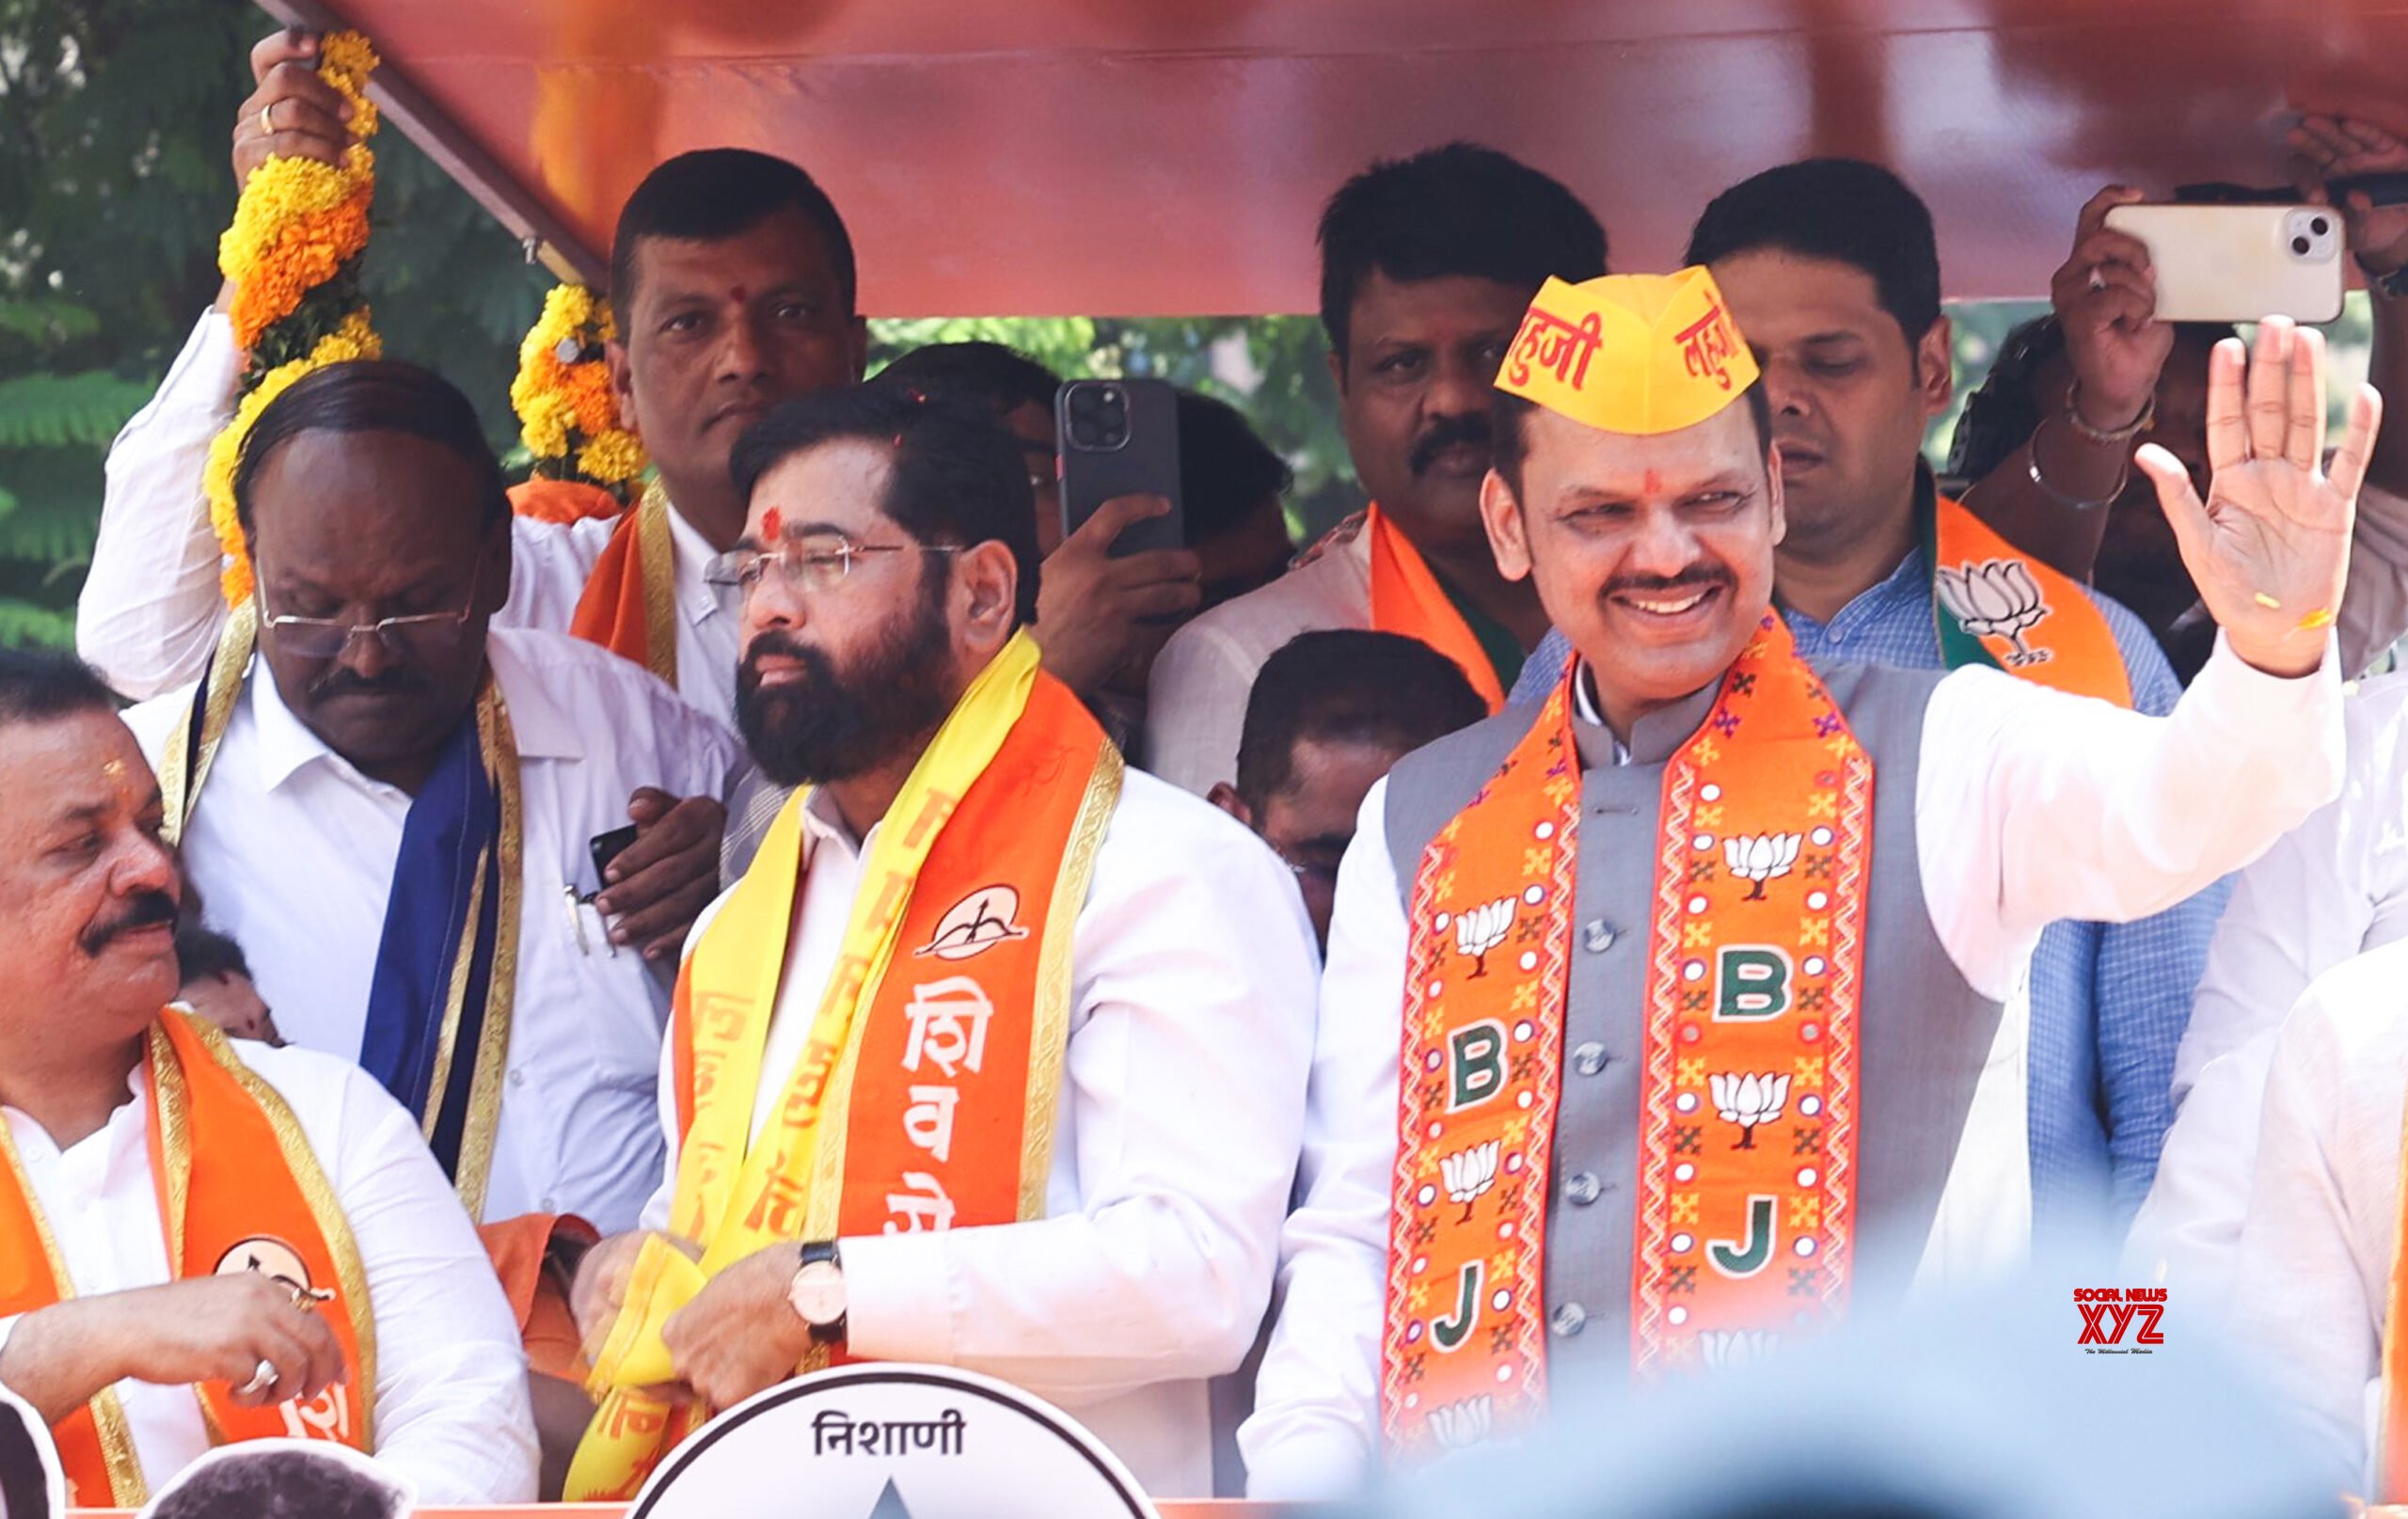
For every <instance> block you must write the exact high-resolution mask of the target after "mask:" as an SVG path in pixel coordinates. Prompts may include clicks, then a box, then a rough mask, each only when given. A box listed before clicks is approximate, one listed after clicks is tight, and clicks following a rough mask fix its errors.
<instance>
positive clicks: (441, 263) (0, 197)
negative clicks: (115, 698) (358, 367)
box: [0, 0, 546, 643]
mask: <svg viewBox="0 0 2408 1519" xmlns="http://www.w3.org/2000/svg"><path fill="white" fill-rule="evenodd" d="M266 25H267V23H266V20H265V18H264V17H263V16H262V15H261V12H259V11H258V10H256V9H254V8H251V7H250V6H247V5H242V4H236V3H233V0H0V643H22V642H47V643H64V642H67V641H69V640H70V639H71V636H72V632H73V615H74V606H75V594H76V592H77V591H78V590H79V589H80V588H81V586H82V583H83V578H84V568H85V566H86V564H87V562H89V559H90V556H91V548H92V537H93V532H94V530H95V528H96V526H97V525H98V523H99V520H100V504H101V461H102V459H103V456H104V455H105V453H106V451H107V449H108V443H109V439H110V438H111V437H113V436H114V435H116V433H117V430H118V428H119V426H120V425H122V424H123V423H124V421H125V419H127V418H128V417H130V416H132V415H133V414H134V412H135V409H136V408H138V407H139V406H140V405H141V404H142V403H143V402H144V401H145V400H146V399H147V398H148V397H149V396H150V391H151V389H152V388H153V387H154V386H155V385H156V383H157V381H158V379H159V377H160V375H162V374H163V373H165V372H166V367H167V363H168V361H169V360H170V359H172V358H173V357H174V356H175V352H176V349H177V348H178V346H179V345H180V344H181V343H182V341H183V339H184V335H185V334H186V333H187V332H189V331H190V330H191V326H192V324H193V321H194V319H195V318H197V317H198V315H199V314H200V311H201V309H203V308H204V307H206V306H207V305H208V304H209V302H210V300H211V299H212V297H213V296H214V294H215V293H216V289H217V284H218V277H217V271H216V250H217V234H218V232H219V231H220V230H222V229H224V227H225V225H226V222H227V220H228V218H229V217H230V215H231V214H232V213H233V207H234V185H233V176H232V173H231V171H230V168H229V167H228V165H227V158H226V150H227V140H228V136H229V134H230V131H231V128H232V125H233V118H234V111H235V109H236V107H237V106H239V105H240V104H241V103H242V100H243V97H244V96H246V95H247V94H248V93H249V92H250V70H249V66H248V63H247V58H248V55H249V50H250V45H251V43H252V42H253V41H255V40H257V39H258V38H259V37H260V36H261V34H262V33H263V32H264V31H265V30H266ZM376 148H377V169H378V182H377V187H376V224H375V225H376V231H375V235H374V238H373V240H372V243H371V245H370V248H369V254H368V259H367V262H366V267H365V269H364V270H363V283H364V284H365V286H366V289H367V291H368V294H369V299H370V300H371V302H372V304H373V306H374V308H375V319H376V324H377V325H378V327H379V328H380V329H381V330H382V331H383V332H384V333H385V336H386V341H387V345H388V352H390V353H392V354H393V355H394V356H397V357H409V358H417V359H420V360H422V361H425V362H427V363H431V364H434V365H436V367H438V368H440V369H442V370H443V371H444V372H446V373H448V374H450V375H452V377H453V378H454V379H456V380H458V381H459V382H460V383H461V385H462V386H463V387H464V388H467V391H468V392H469V394H471V395H473V396H475V397H477V398H478V400H479V402H480V403H481V404H483V406H484V408H485V412H486V416H487V420H488V423H489V425H490V426H491V428H492V430H493V432H494V435H495V436H496V438H497V440H503V439H506V438H508V437H509V435H511V433H512V432H513V428H512V427H511V425H510V422H509V416H508V413H509V402H508V388H509V382H510V374H511V370H512V367H513V365H514V363H515V359H516V349H517V339H518V337H519V335H520V334H521V333H523V332H524V331H525V330H526V328H527V324H529V323H530V322H531V321H533V319H534V314H535V311H536V309H537V305H538V303H539V301H540V299H541V294H542V291H543V287H544V285H545V283H546V280H545V279H544V277H542V275H541V272H540V271H537V270H531V269H529V268H527V267H526V265H525V263H524V261H523V260H522V259H521V258H520V257H519V255H518V251H517V249H516V248H515V246H514V245H512V243H511V240H510V238H509V237H508V235H507V234H506V233H504V232H502V231H501V230H500V229H499V228H498V227H496V226H495V225H494V224H493V223H492V222H491V221H490V220H488V219H487V218H486V217H485V216H484V215H483V214H482V213H481V212H480V211H478V209H477V207H476V205H475V203H474V202H473V201H471V200H470V199H469V198H467V195H465V194H464V193H462V192H461V191H460V190H459V189H458V187H456V186H455V185H453V184H452V182H450V181H448V180H446V179H445V178H444V177H443V175H442V173H441V172H440V171H439V170H437V169H436V167H435V166H434V165H433V164H432V163H430V162H429V161H428V160H427V159H426V158H425V156H424V155H423V154H421V153H420V152H419V151H418V150H416V149H414V148H412V147H411V146H410V145H409V144H408V143H407V142H406V141H405V140H404V138H403V137H402V134H400V133H399V132H398V131H388V132H386V133H383V134H380V135H379V136H378V138H377V144H376Z"/></svg>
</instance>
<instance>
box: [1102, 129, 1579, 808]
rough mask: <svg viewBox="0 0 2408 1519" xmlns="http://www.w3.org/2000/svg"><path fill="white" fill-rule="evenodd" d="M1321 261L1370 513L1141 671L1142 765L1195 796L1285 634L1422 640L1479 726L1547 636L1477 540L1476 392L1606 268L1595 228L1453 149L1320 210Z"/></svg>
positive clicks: (1382, 175) (1376, 175) (1484, 451)
mask: <svg viewBox="0 0 2408 1519" xmlns="http://www.w3.org/2000/svg"><path fill="white" fill-rule="evenodd" d="M1321 246H1322V310H1321V319H1322V326H1323V330H1324V331H1326V333H1327V334H1328V337H1329V349H1330V353H1329V367H1330V373H1331V374H1332V375H1333V376H1334V377H1335V378H1336V379H1337V381H1338V398H1339V419H1340V420H1341V422H1342V423H1343V425H1344V427H1345V432H1346V446H1347V451H1348V452H1349V454H1350V455H1352V457H1353V459H1354V463H1355V475H1356V478H1357V479H1359V480H1360V481H1361V483H1362V485H1363V488H1364V490H1365V492H1366V493H1367V494H1368V495H1369V496H1370V498H1371V505H1370V508H1369V510H1368V511H1367V512H1366V513H1365V514H1362V515H1360V516H1357V517H1354V518H1350V519H1349V520H1348V521H1347V522H1345V523H1343V524H1341V525H1339V528H1338V529H1336V530H1333V531H1332V532H1331V533H1330V534H1329V535H1328V536H1327V537H1326V538H1324V539H1323V540H1322V542H1321V543H1320V544H1318V545H1316V546H1314V547H1313V548H1312V549H1310V550H1307V553H1306V555H1305V556H1304V558H1303V559H1302V560H1301V561H1300V562H1298V563H1297V565H1296V567H1295V568H1293V569H1291V571H1289V572H1288V574H1287V575H1285V576H1283V577H1281V578H1279V579H1277V580H1275V581H1274V582H1273V583H1271V584H1270V585H1268V586H1265V587H1263V588H1262V589H1261V590H1259V591H1257V592H1254V593H1251V594H1249V595H1244V596H1239V597H1237V598H1236V599H1235V600H1232V601H1229V602H1228V603H1226V604H1224V605H1223V606H1221V607H1219V608H1216V609H1213V610H1212V611H1208V612H1206V613H1205V614H1204V615H1202V616H1200V617H1198V618H1196V620H1195V621H1194V622H1192V623H1190V624H1189V625H1187V626H1185V627H1183V628H1181V629H1180V631H1179V632H1178V633H1177V634H1176V635H1175V636H1174V637H1173V638H1172V639H1171V641H1170V642H1169V643H1168V644H1167V645H1165V646H1164V649H1163V652H1162V654H1161V656H1160V657H1158V658H1157V659H1156V660H1155V661H1154V670H1153V675H1152V679H1151V681H1150V683H1149V689H1148V695H1147V702H1146V724H1147V728H1146V743H1145V746H1144V752H1145V756H1146V765H1147V767H1148V768H1149V769H1151V770H1153V771H1154V773H1156V774H1157V775H1160V776H1162V777H1163V778H1164V780H1167V781H1170V782H1172V783H1176V784H1178V785H1180V786H1182V787H1184V788H1186V789H1187V790H1189V791H1192V792H1195V793H1196V794H1197V795H1199V796H1201V795H1203V794H1205V793H1208V792H1210V791H1211V790H1212V787H1213V786H1215V785H1218V784H1223V783H1234V782H1235V781H1236V779H1237V755H1238V736H1239V733H1240V731H1241V729H1243V727H1244V722H1245V704H1246V696H1247V693H1248V692H1249V691H1251V690H1252V689H1253V688H1254V679H1255V675H1256V673H1257V672H1259V670H1260V669H1261V668H1262V662H1263V661H1264V660H1265V659H1267V658H1269V657H1271V653H1272V651H1273V650H1275V649H1277V648H1278V647H1280V646H1281V645H1282V644H1284V643H1286V642H1287V641H1289V640H1291V639H1292V638H1294V637H1295V636H1296V635H1297V634H1299V633H1308V632H1314V631H1319V630H1322V629H1327V628H1354V629H1358V630H1361V629H1370V630H1373V631H1377V632H1384V633H1400V634H1403V635H1404V636H1406V637H1409V638H1416V639H1418V640H1420V641H1422V642H1425V643H1428V644H1430V645H1431V646H1432V647H1434V648H1436V649H1437V650H1438V651H1439V652H1440V653H1442V654H1445V655H1446V656H1447V657H1450V658H1451V659H1453V660H1454V661H1455V663H1456V665H1457V666H1459V667H1460V668H1461V669H1462V670H1463V672H1464V676H1465V679H1467V680H1469V681H1470V682H1471V683H1472V687H1473V688H1474V689H1475V690H1478V691H1480V692H1481V695H1482V696H1483V697H1484V698H1485V699H1486V701H1487V704H1488V705H1489V707H1490V708H1491V709H1492V710H1494V709H1495V708H1496V707H1497V705H1499V704H1501V703H1502V701H1503V699H1504V693H1505V691H1506V690H1507V688H1510V687H1511V686H1512V685H1513V677H1514V675H1515V674H1516V672H1519V671H1520V669H1521V667H1522V658H1523V654H1524V652H1525V651H1526V650H1528V649H1529V646H1530V645H1531V644H1533V643H1535V642H1537V641H1538V640H1539V638H1540V637H1541V635H1543V634H1544V633H1545V631H1546V617H1545V613H1544V612H1543V611H1541V610H1540V609H1539V605H1538V601H1537V599H1536V597H1534V596H1533V595H1532V594H1531V593H1530V592H1529V588H1528V587H1527V586H1524V585H1518V584H1515V583H1513V582H1512V581H1509V580H1507V579H1505V578H1504V577H1502V576H1500V575H1499V574H1497V563H1496V561H1495V560H1494V559H1493V558H1492V557H1491V556H1490V553H1489V549H1488V543H1487V540H1486V539H1485V537H1484V536H1483V535H1482V534H1481V528H1480V483H1481V477H1482V476H1484V475H1486V474H1487V472H1488V464H1489V438H1488V388H1489V382H1490V381H1491V380H1492V379H1494V378H1495V376H1496V373H1497V364H1498V362H1499V361H1501V360H1502V359H1503V357H1504V356H1505V351H1506V348H1507V346H1508V345H1509V344H1510V343H1511V342H1512V341H1513V335H1514V330H1515V328H1516V326H1517V324H1519V323H1520V321H1521V318H1522V311H1523V309H1524V308H1525V307H1526V306H1528V305H1529V299H1530V296H1531V295H1532V294H1533V293H1535V292H1536V291H1537V290H1538V288H1539V284H1540V282H1541V281H1543V280H1544V279H1545V278H1546V277H1548V276H1550V275H1556V276H1560V277H1564V278H1566V279H1585V278H1588V277H1592V276H1595V275H1600V274H1603V273H1604V272H1605V267H1606V234H1605V230H1604V229H1602V228H1601V227H1599V226H1598V225H1597V219H1596V217H1595V216H1593V215H1592V214H1590V212H1589V210H1588V208H1587V207H1585V206H1583V205H1582V204H1581V203H1580V201H1579V199H1578V198H1576V197H1575V196H1574V195H1573V194H1572V192H1571V191H1570V190H1567V189H1565V188H1564V187H1563V186H1562V185H1561V184H1559V183H1557V182H1555V181H1554V180H1551V179H1549V178H1548V177H1547V176H1545V174H1542V173H1540V172H1539V171H1538V170H1536V169H1534V168H1531V167H1529V166H1527V165H1524V164H1520V163H1517V162H1515V161H1514V160H1513V159H1511V158H1509V157H1507V156H1506V155H1504V154H1503V153H1500V152H1497V151H1495V150H1491V149H1487V148H1481V147H1477V146H1474V145H1472V144H1469V143H1452V144H1450V145H1448V146H1446V147H1443V148H1436V149H1433V150H1429V151H1427V152H1423V153H1419V154H1417V155H1416V156H1414V157H1412V158H1408V159H1404V160H1402V161H1397V162H1382V163H1378V164H1374V165H1373V166H1371V167H1370V168H1369V169H1367V170H1365V171H1364V172H1363V173H1361V174H1359V175H1357V176H1355V178H1354V179H1353V180H1350V181H1348V182H1347V183H1346V184H1345V185H1344V186H1343V187H1342V188H1340V189H1339V192H1338V194H1337V195H1336V196H1334V197H1332V198H1331V199H1330V202H1329V207H1328V210H1327V211H1326V212H1324V213H1323V216H1322V224H1321Z"/></svg>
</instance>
